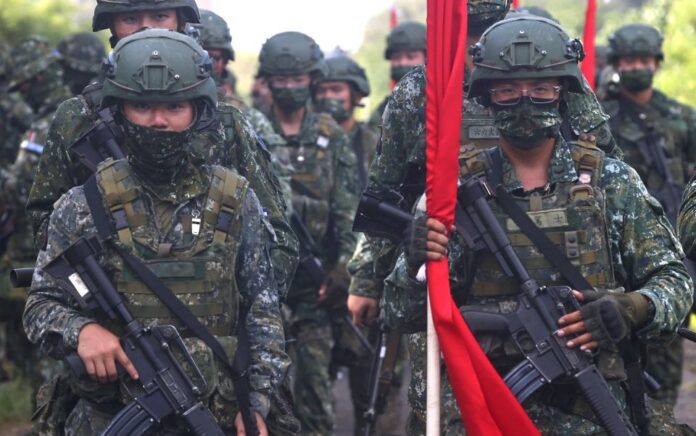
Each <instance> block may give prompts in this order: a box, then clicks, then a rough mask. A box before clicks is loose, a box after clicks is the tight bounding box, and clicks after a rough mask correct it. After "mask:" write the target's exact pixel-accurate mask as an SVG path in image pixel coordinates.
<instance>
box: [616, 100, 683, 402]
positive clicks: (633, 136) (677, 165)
mask: <svg viewBox="0 0 696 436" xmlns="http://www.w3.org/2000/svg"><path fill="white" fill-rule="evenodd" d="M603 105H604V108H605V110H606V111H607V113H609V114H610V115H611V120H610V121H609V124H610V126H611V129H612V133H613V134H614V137H615V138H616V140H617V142H618V144H619V147H620V148H621V149H622V150H623V152H624V160H625V162H626V163H628V164H629V165H631V166H632V167H633V168H634V169H635V170H636V171H637V172H638V175H639V176H640V178H641V179H642V180H643V183H645V186H646V187H647V188H648V191H650V192H651V193H658V192H659V191H660V189H661V188H662V187H663V185H664V184H665V183H666V180H665V178H664V176H663V175H662V174H660V172H659V170H657V165H656V164H655V162H654V160H653V159H652V158H651V157H650V156H649V155H647V156H646V154H645V151H644V150H642V149H641V147H644V146H647V147H662V149H663V151H664V154H665V157H666V161H667V168H668V171H670V173H671V175H672V178H673V180H674V182H675V183H677V184H678V185H681V186H684V185H685V184H686V181H687V180H688V179H689V177H690V176H691V174H693V169H694V164H695V163H696V112H694V110H693V109H692V108H690V107H688V106H685V105H682V104H680V103H678V102H677V101H675V100H672V99H671V98H669V97H667V96H666V95H665V94H663V93H661V92H660V91H658V90H654V91H653V97H652V99H651V100H650V102H649V103H648V105H647V106H641V105H637V104H635V103H633V102H631V101H630V100H629V99H628V98H626V97H622V96H620V95H619V96H617V97H616V98H615V99H611V100H607V101H605V102H603ZM631 112H632V113H633V114H637V116H638V117H640V119H641V121H642V122H640V123H639V122H637V121H636V119H635V118H634V117H635V115H632V114H631ZM652 138H658V139H657V140H658V141H659V143H651V142H652V141H654V139H652ZM654 195H656V194H654ZM657 199H658V200H659V196H658V197H657ZM675 218H676V217H674V216H671V217H669V219H670V221H672V222H674V220H675ZM647 356H648V358H647V362H646V363H647V368H646V369H647V371H648V372H649V373H650V374H651V375H652V376H654V377H655V379H656V380H657V381H658V382H659V383H660V386H661V389H660V390H659V391H658V392H656V393H655V394H654V395H655V397H656V398H659V399H662V400H666V401H668V402H669V403H670V404H672V405H674V404H675V403H676V401H677V394H678V392H679V386H680V385H681V380H682V365H683V356H684V349H683V343H682V340H681V339H675V340H674V341H673V342H671V343H670V344H669V346H664V347H651V348H650V349H649V351H648V353H647Z"/></svg>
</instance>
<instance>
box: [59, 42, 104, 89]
mask: <svg viewBox="0 0 696 436" xmlns="http://www.w3.org/2000/svg"><path fill="white" fill-rule="evenodd" d="M58 52H59V53H60V63H61V65H63V78H64V79H65V83H66V84H67V85H68V86H69V87H70V90H71V91H72V92H73V94H74V95H78V94H80V93H81V92H82V90H83V89H85V86H87V85H89V84H90V83H92V81H94V80H95V79H97V78H98V76H99V72H100V71H101V62H102V60H103V59H104V57H106V50H104V44H103V43H102V41H101V39H99V37H98V36H97V35H95V34H93V33H87V32H83V33H75V34H73V35H70V36H66V37H65V38H63V39H62V40H61V41H60V42H59V43H58Z"/></svg>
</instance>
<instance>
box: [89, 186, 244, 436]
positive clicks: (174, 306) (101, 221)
mask: <svg viewBox="0 0 696 436" xmlns="http://www.w3.org/2000/svg"><path fill="white" fill-rule="evenodd" d="M84 191H85V197H86V199H87V204H88V206H89V209H90V212H91V213H92V218H93V220H94V224H95V226H96V228H97V233H98V234H99V238H100V239H101V240H102V241H103V242H107V243H109V245H110V246H111V248H113V249H114V250H115V251H116V253H118V255H119V256H121V258H123V260H124V261H125V262H126V263H127V264H128V266H129V267H130V268H131V269H132V270H133V272H134V273H135V274H136V275H137V276H138V277H139V278H140V280H142V281H143V283H145V285H146V286H147V287H148V288H150V290H151V291H152V292H153V293H154V294H155V295H156V296H157V298H159V299H160V300H161V301H162V303H164V305H165V306H166V307H167V309H169V310H170V311H171V312H172V314H174V316H176V317H177V318H178V319H179V320H180V321H181V322H182V323H183V324H184V325H185V326H186V327H187V328H188V329H189V330H190V331H191V332H192V333H193V334H194V335H195V336H196V337H198V338H199V339H200V340H202V341H203V342H204V343H205V344H206V345H207V346H208V347H210V349H211V350H212V351H213V354H214V355H215V357H217V358H218V360H220V361H221V362H222V363H223V364H224V366H225V367H226V368H227V369H228V370H229V371H230V373H231V374H232V377H233V381H234V384H235V389H236V392H237V393H238V395H237V402H238V403H239V406H240V410H241V411H242V413H245V411H250V410H251V405H250V403H249V393H250V387H249V381H248V379H247V378H246V377H245V375H246V374H245V372H246V370H247V367H248V365H249V361H250V359H251V349H250V345H249V340H248V335H247V334H246V313H244V312H241V313H240V317H239V323H238V331H237V344H238V345H237V351H236V353H235V356H234V362H233V363H230V361H229V358H228V356H227V353H226V352H225V350H224V348H223V347H222V345H221V344H220V342H219V341H218V340H217V339H216V338H215V336H213V335H212V334H211V333H210V331H208V329H207V328H206V327H205V326H204V325H203V324H202V323H201V322H200V321H199V320H198V318H196V316H195V315H194V314H193V313H191V310H189V308H188V307H186V305H184V303H182V302H181V300H179V299H178V298H177V297H176V295H174V293H173V292H172V291H171V289H169V288H168V287H167V286H166V285H165V284H164V283H162V281H161V280H160V279H159V278H158V277H157V276H156V275H155V274H154V273H153V272H152V271H151V270H150V269H149V268H148V267H147V266H146V265H144V264H143V263H142V262H141V261H140V259H138V258H137V257H135V256H134V255H132V254H131V253H129V252H128V251H126V250H124V249H122V248H121V247H119V246H117V245H116V244H114V243H113V239H112V234H113V233H112V231H111V225H110V223H109V221H108V218H107V217H108V216H109V215H108V214H107V212H106V208H105V207H104V203H103V202H102V195H101V193H100V192H99V188H98V187H97V179H96V177H95V176H94V175H93V176H91V177H90V178H89V179H88V180H87V182H86V183H85V184H84ZM245 421H246V420H245ZM247 428H248V427H247Z"/></svg>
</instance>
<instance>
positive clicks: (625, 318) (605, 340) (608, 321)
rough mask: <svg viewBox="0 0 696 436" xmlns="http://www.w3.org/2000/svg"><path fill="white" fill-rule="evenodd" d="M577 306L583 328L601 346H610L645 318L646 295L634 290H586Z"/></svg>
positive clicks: (646, 311) (646, 316) (619, 340)
mask: <svg viewBox="0 0 696 436" xmlns="http://www.w3.org/2000/svg"><path fill="white" fill-rule="evenodd" d="M584 294H585V304H584V305H583V306H582V307H581V308H580V313H581V314H582V319H583V321H584V322H585V328H586V329H587V331H588V332H589V333H591V334H592V338H593V339H594V340H595V341H597V342H598V343H599V346H600V348H610V349H611V348H613V346H614V345H616V344H618V343H619V342H621V340H623V339H624V338H626V337H627V336H628V335H629V334H630V333H631V331H633V330H635V329H637V328H639V327H642V326H643V325H644V324H646V323H647V321H648V308H649V304H648V299H647V297H644V296H643V295H641V294H639V293H637V292H628V293H625V294H605V293H602V294H599V293H597V292H585V293H584Z"/></svg>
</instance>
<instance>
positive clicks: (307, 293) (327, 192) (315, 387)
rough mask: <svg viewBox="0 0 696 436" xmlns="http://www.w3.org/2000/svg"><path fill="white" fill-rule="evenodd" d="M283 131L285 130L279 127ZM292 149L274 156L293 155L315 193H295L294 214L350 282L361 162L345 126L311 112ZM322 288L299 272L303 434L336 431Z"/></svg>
mask: <svg viewBox="0 0 696 436" xmlns="http://www.w3.org/2000/svg"><path fill="white" fill-rule="evenodd" d="M276 129H278V131H280V127H279V126H278V125H276ZM285 140H286V141H287V144H288V145H287V146H284V147H275V148H273V149H272V150H271V152H272V153H273V154H279V155H281V156H284V155H287V154H289V156H290V159H291V163H292V165H293V167H294V171H295V172H294V173H293V175H292V182H293V186H296V185H295V184H296V183H299V184H301V185H302V186H304V187H306V188H309V190H310V192H312V196H310V194H309V192H302V191H300V190H297V189H295V190H293V211H294V212H295V213H297V214H298V215H299V216H300V218H301V219H302V220H303V221H304V222H305V225H306V226H307V227H308V229H309V230H310V232H311V234H312V236H313V237H314V240H315V241H317V243H318V245H320V247H319V249H320V250H321V260H322V263H323V265H324V267H325V269H326V270H327V271H331V272H332V274H331V276H332V277H331V278H330V280H331V279H333V280H334V281H335V282H336V283H337V284H338V283H345V282H346V280H347V279H346V277H345V276H346V275H347V272H346V271H345V265H346V262H347V261H348V259H349V258H350V255H351V254H352V251H353V248H354V246H355V235H354V234H353V233H352V230H351V229H352V221H353V215H354V213H355V206H356V203H357V194H358V191H359V188H358V183H357V177H356V171H355V165H356V158H355V155H354V153H353V152H352V150H351V148H350V145H349V143H348V140H347V138H346V136H345V134H344V133H343V131H342V130H341V128H340V127H339V126H338V125H337V124H336V123H335V121H333V119H332V118H331V116H330V115H327V114H317V113H314V112H311V111H310V110H309V109H307V112H306V114H305V118H304V120H303V124H302V129H301V131H300V133H299V134H298V135H296V136H292V137H288V136H286V137H285ZM317 291H318V289H317V287H316V285H315V284H313V283H312V282H311V280H310V279H309V277H307V274H306V273H303V269H302V268H299V269H298V272H297V274H296V276H295V279H294V280H293V283H292V286H291V288H290V292H289V294H288V304H289V305H290V308H291V309H292V317H291V333H292V336H293V337H294V338H295V339H296V345H295V346H296V349H297V360H295V361H294V363H295V365H296V368H297V372H298V373H297V379H296V382H295V404H296V410H297V414H298V417H300V421H301V422H302V428H303V434H327V433H330V432H331V431H332V429H333V422H334V412H333V405H332V403H333V398H332V396H333V394H332V392H331V382H330V377H329V367H330V361H331V348H332V343H333V339H332V329H331V321H332V316H331V310H330V309H329V308H327V307H326V306H323V305H320V304H319V303H318V302H317Z"/></svg>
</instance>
